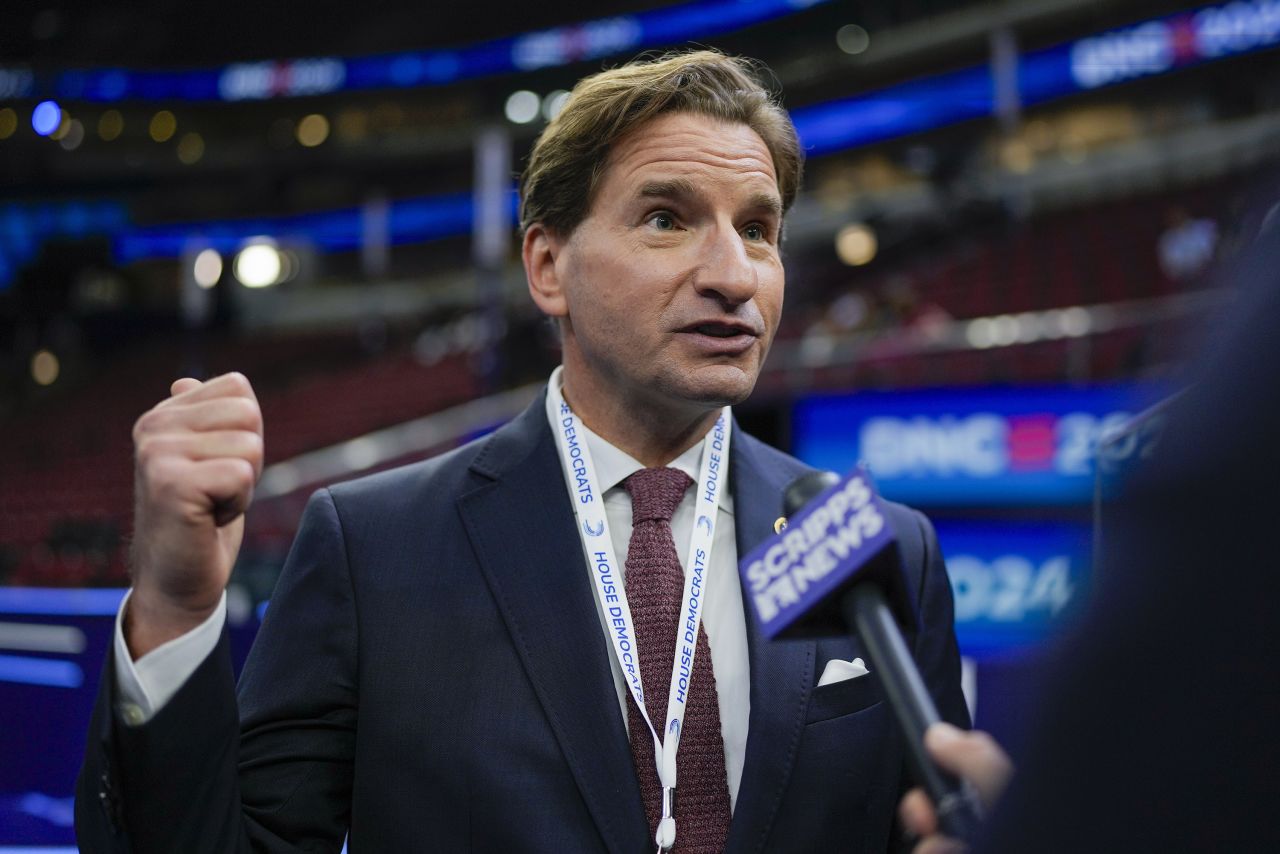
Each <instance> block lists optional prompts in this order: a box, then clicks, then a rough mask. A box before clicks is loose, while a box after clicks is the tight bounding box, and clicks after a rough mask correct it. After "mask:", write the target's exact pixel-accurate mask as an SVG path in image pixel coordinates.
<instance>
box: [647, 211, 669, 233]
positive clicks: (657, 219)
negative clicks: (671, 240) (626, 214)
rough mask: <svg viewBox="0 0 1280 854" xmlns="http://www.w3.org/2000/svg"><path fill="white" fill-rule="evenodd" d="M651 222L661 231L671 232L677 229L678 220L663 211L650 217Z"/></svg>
mask: <svg viewBox="0 0 1280 854" xmlns="http://www.w3.org/2000/svg"><path fill="white" fill-rule="evenodd" d="M649 222H650V223H652V224H653V227H654V228H656V229H658V230H659V231H671V229H673V228H675V227H676V218H675V217H673V216H672V215H671V214H669V213H663V212H661V211H660V212H658V213H656V214H654V215H653V216H651V217H649Z"/></svg>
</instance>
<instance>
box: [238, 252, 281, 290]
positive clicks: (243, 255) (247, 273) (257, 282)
mask: <svg viewBox="0 0 1280 854" xmlns="http://www.w3.org/2000/svg"><path fill="white" fill-rule="evenodd" d="M282 266H283V265H282V263H281V260H280V250H278V249H276V246H275V242H274V241H271V240H257V241H253V242H250V243H249V244H248V245H247V246H245V247H244V248H243V249H241V250H240V254H238V255H236V260H235V262H234V264H233V265H232V268H231V270H232V272H233V273H234V274H235V277H236V279H238V280H239V282H240V284H242V285H244V286H245V287H246V288H267V287H270V286H271V285H274V284H275V283H276V282H278V281H280V270H281V268H282Z"/></svg>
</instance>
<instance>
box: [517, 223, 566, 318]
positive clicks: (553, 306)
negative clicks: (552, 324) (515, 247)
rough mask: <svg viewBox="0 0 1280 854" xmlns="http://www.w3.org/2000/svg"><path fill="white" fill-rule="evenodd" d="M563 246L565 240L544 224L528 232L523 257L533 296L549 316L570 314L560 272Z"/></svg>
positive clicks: (539, 306)
mask: <svg viewBox="0 0 1280 854" xmlns="http://www.w3.org/2000/svg"><path fill="white" fill-rule="evenodd" d="M563 247H564V239H563V238H561V237H560V236H559V235H558V234H556V232H554V231H552V230H551V229H550V228H548V227H547V226H545V225H543V224H542V223H540V222H535V223H533V224H532V225H530V226H529V227H528V228H527V229H525V232H524V244H523V245H522V246H521V251H520V254H521V258H522V259H523V260H524V272H525V277H526V278H527V279H528V280H529V295H530V296H532V297H533V302H534V304H535V305H537V306H538V308H539V309H541V310H542V313H543V314H545V315H547V316H548V317H564V316H565V315H567V314H568V313H569V308H568V302H567V301H566V300H565V296H564V289H563V287H562V286H561V282H560V277H559V275H558V274H557V270H556V258H557V257H559V255H560V250H561V249H562V248H563Z"/></svg>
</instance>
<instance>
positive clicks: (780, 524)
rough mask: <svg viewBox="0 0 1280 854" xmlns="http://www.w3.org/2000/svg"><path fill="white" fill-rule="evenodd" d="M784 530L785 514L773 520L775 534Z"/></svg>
mask: <svg viewBox="0 0 1280 854" xmlns="http://www.w3.org/2000/svg"><path fill="white" fill-rule="evenodd" d="M785 530H787V517H786V516H779V517H778V518H777V519H774V520H773V532H774V533H775V534H781V533H782V532H783V531H785Z"/></svg>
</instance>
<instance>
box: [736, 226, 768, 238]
mask: <svg viewBox="0 0 1280 854" xmlns="http://www.w3.org/2000/svg"><path fill="white" fill-rule="evenodd" d="M742 234H743V236H745V237H746V238H747V240H764V239H765V238H766V237H768V236H769V235H768V232H766V231H765V229H764V226H763V225H761V224H760V223H758V222H753V223H751V225H749V226H747V227H746V228H744V229H742Z"/></svg>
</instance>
